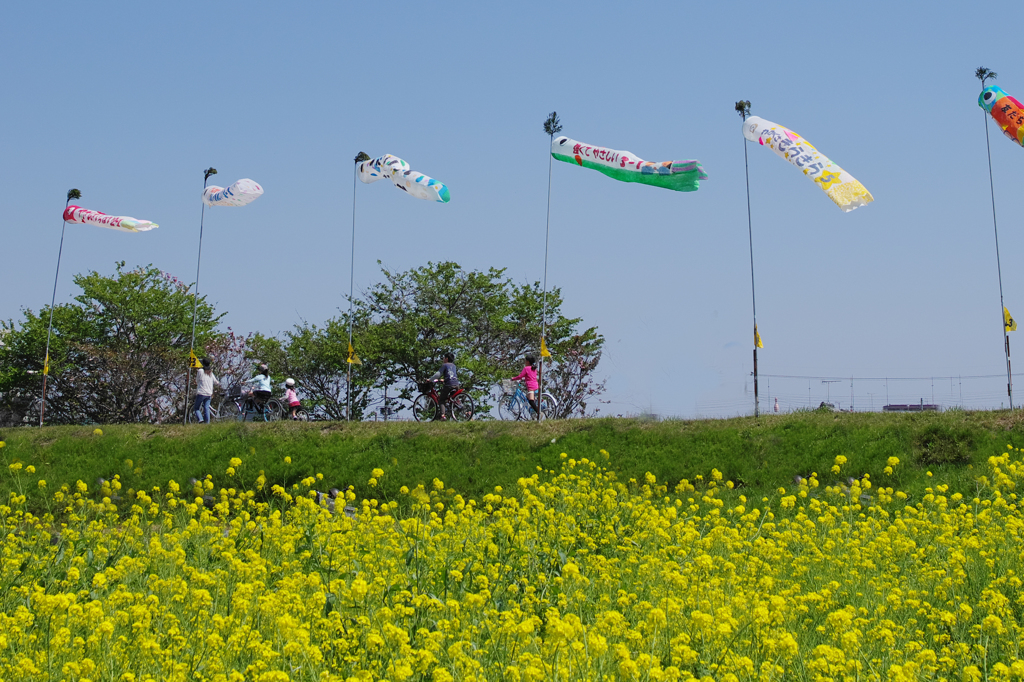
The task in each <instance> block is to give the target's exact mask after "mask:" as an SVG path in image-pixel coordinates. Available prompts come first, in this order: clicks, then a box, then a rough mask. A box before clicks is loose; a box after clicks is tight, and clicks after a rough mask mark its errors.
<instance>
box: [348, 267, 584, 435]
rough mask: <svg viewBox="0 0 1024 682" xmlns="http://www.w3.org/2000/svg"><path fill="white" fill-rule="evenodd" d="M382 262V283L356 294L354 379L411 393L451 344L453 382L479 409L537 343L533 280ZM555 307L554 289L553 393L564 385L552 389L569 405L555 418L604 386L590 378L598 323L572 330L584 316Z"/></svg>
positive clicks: (555, 294)
mask: <svg viewBox="0 0 1024 682" xmlns="http://www.w3.org/2000/svg"><path fill="white" fill-rule="evenodd" d="M381 270H382V273H383V275H384V281H383V282H381V283H379V284H377V285H374V286H373V287H371V288H370V289H369V290H368V291H366V292H365V293H364V294H363V296H362V297H361V298H360V299H359V300H357V301H356V310H357V311H358V314H359V318H358V319H357V321H356V325H355V329H356V339H357V342H358V347H359V348H360V349H361V356H362V359H363V362H364V363H367V364H368V369H369V370H370V371H369V372H367V373H366V374H364V375H363V376H362V377H361V380H362V381H372V382H373V385H372V386H369V387H368V388H371V389H373V390H375V391H376V392H378V393H379V392H380V391H381V390H382V389H383V387H385V386H395V385H398V387H399V388H400V390H401V391H402V397H403V398H406V399H409V398H411V397H412V393H413V389H414V387H415V386H414V385H415V383H416V382H419V381H423V380H425V379H426V378H428V377H429V376H430V375H431V374H433V373H434V372H435V371H437V369H438V368H439V367H440V365H441V363H442V362H443V357H444V354H445V353H446V352H447V351H452V352H454V353H455V355H456V364H457V365H458V366H459V373H460V380H461V381H462V383H463V385H464V386H466V387H467V388H468V389H469V391H470V393H471V394H472V395H473V397H474V398H475V399H476V400H477V402H478V404H480V405H481V406H482V407H483V409H484V411H486V410H487V409H488V406H487V404H486V401H487V399H488V397H489V396H490V394H491V393H493V392H494V389H495V386H496V384H497V383H498V381H499V380H500V379H502V378H505V377H508V376H510V375H511V374H514V373H517V372H518V370H519V369H520V368H521V366H522V361H523V356H524V355H526V354H527V353H528V352H531V351H536V343H537V339H538V338H539V337H540V309H541V305H542V291H541V288H540V283H538V282H535V283H532V284H517V283H515V282H513V281H512V280H511V279H509V278H508V277H506V276H505V271H504V270H503V269H495V268H491V269H489V270H487V271H466V270H463V269H462V268H461V267H460V266H459V265H458V264H457V263H452V262H444V263H428V264H427V265H426V266H423V267H420V268H414V269H412V270H408V271H406V272H400V273H396V272H392V271H390V270H388V269H387V268H383V267H382V269H381ZM561 306H562V297H561V291H560V290H559V289H557V288H556V289H553V290H551V291H549V292H548V310H549V312H548V319H549V322H548V340H549V341H548V343H549V346H550V350H551V352H552V353H553V354H554V356H555V365H554V367H555V370H554V371H555V372H556V373H557V377H558V378H557V379H556V380H555V381H554V382H553V383H552V384H551V386H552V388H553V389H554V390H553V391H552V392H553V393H560V392H562V391H569V393H567V394H566V395H565V396H561V395H559V396H556V397H558V400H559V402H560V403H562V402H563V401H564V402H565V404H566V405H567V406H568V407H567V408H566V409H565V410H561V409H560V410H559V411H558V414H557V415H556V416H569V415H570V414H584V413H585V411H586V409H587V400H588V399H591V398H593V397H595V396H597V395H598V394H600V392H601V391H603V388H604V385H603V383H600V382H595V380H594V378H593V375H594V371H595V370H596V368H597V364H598V362H599V360H600V352H601V347H602V346H603V344H604V338H603V337H602V336H601V335H600V334H598V333H597V330H596V328H590V329H587V330H584V331H582V332H580V331H578V327H579V325H580V322H581V320H580V319H579V318H566V317H564V316H563V315H562V314H561ZM559 358H563V359H565V360H567V361H568V362H567V363H560V362H559ZM562 364H564V365H565V366H564V367H562ZM559 368H561V369H559ZM403 382H408V383H406V385H405V386H402V383H403ZM593 411H594V410H593V409H592V412H593Z"/></svg>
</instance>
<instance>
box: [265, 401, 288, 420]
mask: <svg viewBox="0 0 1024 682" xmlns="http://www.w3.org/2000/svg"><path fill="white" fill-rule="evenodd" d="M266 407H267V421H268V422H276V421H277V420H278V419H280V418H281V415H283V414H284V406H283V405H282V404H281V401H279V400H275V399H274V398H271V399H270V400H268V401H267V405H266Z"/></svg>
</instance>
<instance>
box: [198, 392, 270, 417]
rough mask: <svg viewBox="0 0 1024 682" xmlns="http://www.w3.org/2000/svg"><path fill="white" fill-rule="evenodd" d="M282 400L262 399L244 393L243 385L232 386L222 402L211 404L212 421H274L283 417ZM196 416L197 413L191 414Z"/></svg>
mask: <svg viewBox="0 0 1024 682" xmlns="http://www.w3.org/2000/svg"><path fill="white" fill-rule="evenodd" d="M281 410H282V408H281V402H280V401H279V400H277V399H276V398H268V399H267V400H261V399H259V398H257V397H256V396H254V395H253V394H252V393H243V392H242V387H241V386H237V385H236V386H232V387H231V388H230V389H229V390H228V392H227V394H225V396H224V397H223V398H222V399H221V401H220V403H219V404H218V405H217V406H216V407H214V406H213V405H212V404H211V405H210V421H211V422H213V421H222V420H227V419H237V420H238V421H243V422H244V421H247V420H248V419H249V418H250V417H251V418H252V421H264V422H273V421H277V420H278V419H280V418H281ZM190 416H191V417H195V415H194V414H193V415H190Z"/></svg>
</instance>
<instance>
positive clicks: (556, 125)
mask: <svg viewBox="0 0 1024 682" xmlns="http://www.w3.org/2000/svg"><path fill="white" fill-rule="evenodd" d="M544 132H545V133H547V134H548V214H547V223H546V225H545V227H544V298H543V303H541V313H540V347H541V351H543V350H544V349H546V348H547V344H546V343H545V342H544V337H545V335H546V334H547V330H548V327H547V324H548V242H549V240H550V237H551V165H552V158H553V157H552V156H551V145H552V143H554V141H555V135H557V134H558V133H560V132H562V122H561V121H560V120H559V119H558V112H557V111H552V112H551V113H550V114H548V117H547V118H546V119H544ZM539 354H540V372H538V374H537V421H543V419H544V412H543V410H542V409H541V408H542V407H543V404H544V401H543V400H542V399H541V396H543V395H544V355H543V352H540V353H539Z"/></svg>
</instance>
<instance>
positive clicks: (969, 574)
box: [0, 443, 1024, 682]
mask: <svg viewBox="0 0 1024 682" xmlns="http://www.w3.org/2000/svg"><path fill="white" fill-rule="evenodd" d="M0 444H2V443H0ZM595 455H596V459H598V460H599V461H601V462H605V461H606V460H607V457H608V455H607V453H605V452H603V451H602V452H601V453H600V454H597V453H595ZM562 457H563V466H562V469H561V471H560V472H559V473H555V472H554V471H542V472H540V473H538V474H537V475H534V476H532V477H530V478H523V479H520V480H519V485H518V489H517V490H516V491H514V492H515V495H512V494H510V493H507V492H505V491H502V490H501V489H500V488H497V489H495V491H494V493H492V494H488V495H485V496H483V498H482V499H480V500H476V501H474V500H466V499H464V498H463V497H462V496H460V495H458V494H457V493H455V492H453V491H450V490H448V489H446V488H445V486H444V483H443V482H442V481H440V480H438V479H434V481H433V482H432V484H428V485H426V486H419V487H417V488H415V489H413V490H408V489H406V488H403V489H402V491H401V493H400V494H399V496H398V499H396V500H393V501H385V500H375V499H371V500H363V501H362V502H358V503H357V502H356V501H355V498H354V495H353V493H351V492H348V493H345V494H342V496H340V497H338V498H337V499H336V500H333V501H331V502H332V503H333V504H334V505H336V507H334V508H333V509H330V508H328V502H327V501H325V500H323V499H322V498H318V496H317V493H316V492H315V491H314V490H313V488H314V487H315V486H317V485H318V478H317V477H315V476H310V477H308V478H306V479H305V480H303V481H302V482H301V483H298V484H296V485H294V486H292V487H290V488H288V489H285V488H282V487H280V486H272V487H270V489H269V490H268V489H267V481H266V479H265V477H264V476H263V474H262V472H260V473H259V475H258V476H248V475H247V472H246V466H245V463H244V462H243V460H242V459H240V458H232V459H231V461H229V462H226V463H225V465H226V467H227V468H226V471H227V474H226V476H225V477H224V480H225V481H226V483H225V486H224V487H217V486H215V485H214V483H213V479H212V478H211V477H207V479H205V480H203V481H199V482H198V483H196V484H195V486H194V487H193V488H192V489H190V490H184V489H182V488H181V487H180V486H179V485H178V484H177V483H175V482H173V481H171V482H170V483H169V484H168V485H167V487H166V489H161V488H154V489H151V490H148V491H138V492H132V491H129V490H128V489H127V485H124V486H123V487H122V484H121V479H119V478H115V479H113V480H112V481H110V482H104V483H102V485H101V487H100V488H99V489H96V490H90V489H89V487H88V486H87V485H86V484H85V483H82V482H79V483H78V484H77V486H75V487H68V486H65V487H64V488H63V489H61V490H58V491H55V493H50V494H49V497H45V496H44V495H42V494H41V493H40V494H39V495H40V497H37V499H40V500H41V499H44V498H45V499H48V500H49V504H50V508H51V510H52V511H51V513H48V514H46V515H45V516H43V517H39V516H35V515H33V514H31V513H29V512H28V511H27V510H26V501H25V495H24V494H21V493H12V495H11V499H10V500H9V501H8V503H7V504H6V505H3V506H0V524H2V528H3V536H2V540H0V545H2V546H0V551H2V561H0V583H2V585H3V587H4V589H3V590H2V591H0V605H2V608H0V677H2V678H3V679H8V680H19V681H21V680H56V679H71V680H79V679H95V680H137V681H141V680H182V681H184V680H199V679H202V680H237V681H241V680H263V681H265V682H270V681H276V680H282V681H283V680H309V681H313V680H317V681H323V682H332V681H334V682H342V681H349V680H358V681H363V680H366V681H369V680H384V679H386V680H431V681H437V682H445V681H448V682H450V681H453V680H499V679H503V680H523V681H526V680H530V681H538V682H539V681H540V680H555V679H559V680H690V679H701V680H887V681H888V680H893V681H909V680H919V679H942V678H946V679H956V680H980V679H982V676H983V673H982V672H981V671H982V670H984V671H985V672H984V675H986V676H987V678H988V679H1009V678H1013V679H1019V678H1020V677H1021V676H1022V675H1024V662H1022V661H1021V660H1020V643H1021V642H1022V641H1024V627H1022V624H1021V622H1020V618H1021V616H1020V605H1021V603H1022V601H1024V585H1022V582H1021V577H1020V575H1019V574H1018V573H1017V572H1018V571H1019V570H1020V557H1021V556H1022V551H1024V533H1022V532H1021V530H1022V529H1024V514H1022V512H1021V508H1020V504H1019V501H1018V499H1017V496H1016V493H1015V492H1014V490H1015V489H1016V488H1017V487H1019V486H1020V485H1021V483H1022V482H1024V481H1022V477H1024V466H1022V465H1021V462H1020V461H1019V459H1018V457H1019V453H1018V451H1013V452H1012V457H1011V453H1010V452H1007V453H1004V454H1003V455H1002V456H999V457H992V458H991V459H990V460H989V471H988V472H987V475H986V476H983V477H981V478H980V479H979V480H978V486H977V493H976V497H974V498H972V499H967V498H962V497H961V496H960V495H959V494H949V492H948V490H947V488H946V486H944V485H938V484H936V485H935V487H934V488H929V489H928V490H927V492H926V494H924V495H923V496H921V497H919V498H915V499H914V500H909V499H908V498H907V496H906V495H905V494H903V493H901V492H896V491H894V490H893V488H892V487H887V481H888V480H891V479H892V478H893V477H894V476H898V470H899V460H898V459H897V458H895V457H892V458H890V459H889V461H888V463H887V467H886V469H885V471H884V474H883V475H882V478H883V479H884V480H879V481H877V482H873V481H872V480H871V479H869V478H868V477H867V476H863V477H861V478H859V479H852V478H848V477H847V472H845V471H842V469H843V467H844V465H846V464H847V462H846V458H845V457H838V458H837V459H836V465H835V466H834V467H833V469H832V471H831V472H830V473H829V474H828V479H825V478H824V477H823V478H822V479H820V480H821V483H819V478H818V477H817V476H815V475H809V476H808V477H807V478H806V479H804V480H800V481H798V483H797V484H796V485H795V487H793V488H792V489H779V490H778V491H777V492H776V493H775V494H773V495H772V496H771V498H767V497H766V498H763V499H747V498H746V497H744V496H743V495H742V494H741V493H742V490H733V489H732V485H731V484H730V483H728V482H727V481H724V480H722V475H721V474H720V473H719V472H718V471H714V470H712V472H711V475H710V476H709V477H708V479H707V480H704V479H703V478H702V477H700V476H698V477H697V478H696V480H694V481H692V482H691V481H686V480H684V481H681V482H679V483H677V484H674V485H671V486H666V485H664V484H662V483H660V482H658V481H657V480H656V479H655V477H654V476H653V475H651V474H647V476H646V477H645V479H643V480H639V481H629V482H627V483H622V482H619V481H617V480H616V477H615V476H614V474H612V473H611V472H609V471H607V470H605V469H604V468H602V467H601V466H599V465H598V464H596V463H595V462H593V461H589V460H587V459H581V460H579V461H577V460H574V459H569V458H567V456H566V455H564V454H563V455H562ZM300 464H301V463H298V462H297V463H296V464H295V465H294V466H299V465H300ZM126 466H127V468H128V470H129V471H131V470H132V467H133V466H135V465H134V464H133V463H130V462H129V463H126ZM850 466H852V464H851V465H850ZM8 470H9V474H10V475H11V476H12V477H14V478H15V479H16V482H17V486H14V487H15V488H16V489H18V490H29V489H33V490H45V489H46V481H45V480H44V479H40V480H36V479H37V478H38V476H39V475H40V474H42V473H44V472H43V471H40V472H39V473H38V474H37V473H36V472H35V471H34V469H33V468H32V467H31V466H27V467H23V464H22V463H21V462H14V463H10V464H8ZM129 475H130V474H129ZM367 475H368V476H369V477H370V478H369V485H370V486H376V485H378V484H379V483H381V482H382V481H384V479H385V478H386V476H387V474H386V472H385V471H384V470H383V469H379V468H376V469H374V470H373V471H372V472H367ZM839 478H842V479H843V480H844V481H846V482H845V483H841V484H840V483H837V484H835V485H832V486H829V485H826V484H825V481H826V480H838V479H839ZM247 485H248V486H250V487H251V490H245V488H246V487H247ZM972 489H973V488H972ZM972 494H974V493H972ZM118 496H122V497H123V498H124V500H125V501H126V502H127V505H128V506H127V507H125V506H122V508H121V510H120V511H119V510H118V509H117V507H115V506H114V504H113V503H112V502H111V500H116V499H118ZM318 500H319V501H318ZM346 503H348V504H350V505H352V507H351V509H350V510H349V511H348V513H345V512H344V511H343V510H342V507H343V505H345V504H346ZM54 515H56V516H54ZM58 519H59V520H58Z"/></svg>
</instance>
